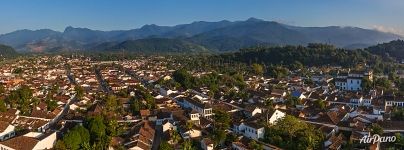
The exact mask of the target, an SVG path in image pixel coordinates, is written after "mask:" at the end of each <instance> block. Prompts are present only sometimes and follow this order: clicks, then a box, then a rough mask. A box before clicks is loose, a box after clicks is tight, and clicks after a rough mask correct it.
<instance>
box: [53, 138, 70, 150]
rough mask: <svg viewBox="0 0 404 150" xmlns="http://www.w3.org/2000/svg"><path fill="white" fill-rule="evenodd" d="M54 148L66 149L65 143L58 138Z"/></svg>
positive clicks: (56, 149)
mask: <svg viewBox="0 0 404 150" xmlns="http://www.w3.org/2000/svg"><path fill="white" fill-rule="evenodd" d="M55 150H67V147H66V144H65V143H64V142H63V140H58V141H57V142H56V145H55Z"/></svg>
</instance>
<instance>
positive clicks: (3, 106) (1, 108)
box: [0, 98, 7, 112]
mask: <svg viewBox="0 0 404 150" xmlns="http://www.w3.org/2000/svg"><path fill="white" fill-rule="evenodd" d="M5 111H7V107H6V103H5V101H4V100H3V99H1V98H0V112H5Z"/></svg>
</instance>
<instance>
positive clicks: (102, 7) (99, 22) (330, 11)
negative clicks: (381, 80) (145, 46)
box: [0, 0, 404, 35]
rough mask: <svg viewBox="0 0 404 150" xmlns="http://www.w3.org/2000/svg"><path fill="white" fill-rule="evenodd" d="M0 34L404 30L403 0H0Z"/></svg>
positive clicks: (399, 32) (400, 31)
mask: <svg viewBox="0 0 404 150" xmlns="http://www.w3.org/2000/svg"><path fill="white" fill-rule="evenodd" d="M0 10H1V13H0V19H1V22H0V34H2V33H7V32H11V31H15V30H18V29H43V28H48V29H53V30H58V31H63V30H64V28H65V27H66V26H73V27H86V28H91V29H97V30H120V29H133V28H138V27H141V26H142V25H144V24H157V25H176V24H183V23H190V22H192V21H220V20H224V19H226V20H231V21H234V20H245V19H247V18H249V17H256V18H260V19H265V20H274V21H278V22H282V23H286V24H291V25H299V26H329V25H338V26H357V27H364V28H371V29H372V28H377V29H378V30H383V31H389V32H395V33H397V34H402V35H404V0H1V2H0Z"/></svg>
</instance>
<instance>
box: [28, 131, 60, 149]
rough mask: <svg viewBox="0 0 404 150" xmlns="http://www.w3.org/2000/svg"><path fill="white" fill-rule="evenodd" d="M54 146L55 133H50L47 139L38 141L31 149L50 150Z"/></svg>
mask: <svg viewBox="0 0 404 150" xmlns="http://www.w3.org/2000/svg"><path fill="white" fill-rule="evenodd" d="M55 144H56V132H54V133H52V134H51V135H49V136H48V137H46V138H44V139H43V140H41V141H39V142H38V143H37V144H36V145H35V147H34V148H33V149H34V150H43V149H51V148H53V146H54V145H55Z"/></svg>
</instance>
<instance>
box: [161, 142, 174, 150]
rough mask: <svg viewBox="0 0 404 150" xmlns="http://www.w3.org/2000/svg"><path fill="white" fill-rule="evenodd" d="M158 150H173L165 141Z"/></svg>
mask: <svg viewBox="0 0 404 150" xmlns="http://www.w3.org/2000/svg"><path fill="white" fill-rule="evenodd" d="M159 150H174V148H173V147H172V146H171V145H170V144H168V142H167V141H162V142H161V143H160V146H159Z"/></svg>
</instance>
